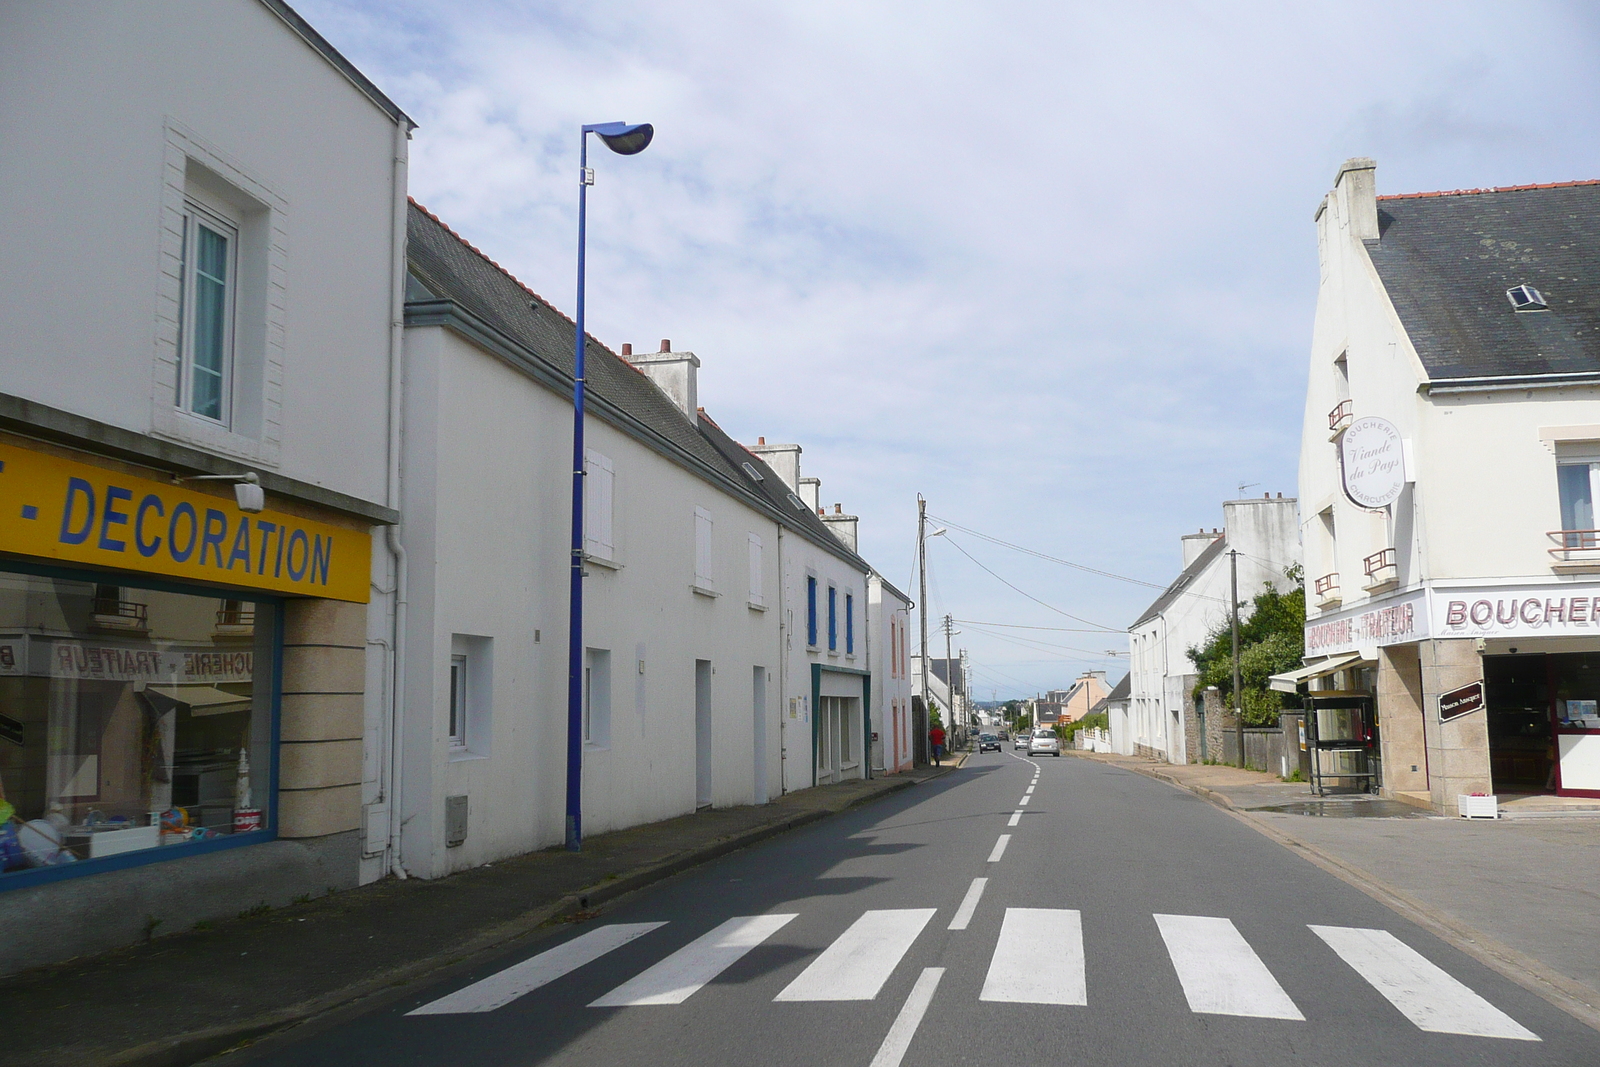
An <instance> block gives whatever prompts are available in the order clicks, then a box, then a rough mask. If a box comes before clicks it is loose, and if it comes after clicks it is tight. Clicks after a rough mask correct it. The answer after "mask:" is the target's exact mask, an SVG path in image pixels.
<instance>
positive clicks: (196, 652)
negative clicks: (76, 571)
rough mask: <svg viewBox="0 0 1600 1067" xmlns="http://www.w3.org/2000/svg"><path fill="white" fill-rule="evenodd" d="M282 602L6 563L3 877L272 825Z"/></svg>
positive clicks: (257, 836)
mask: <svg viewBox="0 0 1600 1067" xmlns="http://www.w3.org/2000/svg"><path fill="white" fill-rule="evenodd" d="M274 610H275V603H274V602H272V601H246V600H237V599H235V600H224V599H219V598H217V597H207V596H199V595H194V594H191V593H178V592H169V591H166V590H158V589H149V588H143V587H139V586H128V585H109V584H105V583H94V582H90V581H80V580H74V579H71V578H65V577H44V576H33V575H24V574H16V573H10V572H0V872H4V873H0V887H3V886H4V885H6V884H7V882H10V881H13V880H15V884H22V883H23V882H24V881H25V880H26V877H27V875H28V873H29V872H32V871H39V870H41V869H46V868H57V867H65V866H72V865H80V864H81V865H82V868H81V869H82V870H84V871H86V872H87V871H90V870H93V869H95V867H96V866H97V865H98V864H99V861H102V860H109V859H111V858H112V857H127V856H128V855H129V854H134V853H159V854H162V855H182V854H184V853H186V852H188V851H191V850H193V849H196V848H204V847H205V846H206V844H207V843H213V844H216V843H230V842H231V843H244V841H245V840H264V839H266V838H267V837H269V836H270V830H271V827H270V826H269V825H268V822H269V815H270V809H271V804H270V802H269V799H270V792H271V782H272V781H273V775H274V765H275V762H276V761H275V759H274V753H273V751H272V720H273V714H274V709H275V694H274V692H273V688H272V679H273V678H274V677H275V672H274V664H275V662H276V655H277V648H276V645H275V643H274V641H275V638H274V633H275V629H276V627H275V624H274ZM221 620H228V622H227V624H228V625H229V626H230V627H232V628H233V629H232V631H231V632H228V633H225V634H219V633H218V627H219V625H221V624H222V623H221ZM245 629H247V632H239V631H241V630H245ZM122 862H126V859H125V858H124V860H123V861H122Z"/></svg>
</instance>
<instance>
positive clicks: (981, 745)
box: [978, 734, 1000, 753]
mask: <svg viewBox="0 0 1600 1067" xmlns="http://www.w3.org/2000/svg"><path fill="white" fill-rule="evenodd" d="M991 748H992V749H994V750H995V751H996V752H999V751H1000V739H999V738H998V737H996V736H995V735H994V734H979V735H978V751H979V752H980V753H983V752H987V751H989V750H990V749H991Z"/></svg>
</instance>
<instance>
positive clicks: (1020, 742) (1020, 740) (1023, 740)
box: [1011, 730, 1033, 752]
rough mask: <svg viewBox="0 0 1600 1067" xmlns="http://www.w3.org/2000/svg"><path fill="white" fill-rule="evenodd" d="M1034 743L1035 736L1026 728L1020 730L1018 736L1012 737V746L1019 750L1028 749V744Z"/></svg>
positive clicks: (1024, 750)
mask: <svg viewBox="0 0 1600 1067" xmlns="http://www.w3.org/2000/svg"><path fill="white" fill-rule="evenodd" d="M1032 743H1033V736H1032V735H1031V734H1029V733H1028V732H1027V731H1026V730H1018V731H1017V736H1016V737H1013V738H1012V739H1011V747H1012V748H1014V749H1016V750H1017V751H1018V752H1026V751H1028V746H1029V745H1030V744H1032Z"/></svg>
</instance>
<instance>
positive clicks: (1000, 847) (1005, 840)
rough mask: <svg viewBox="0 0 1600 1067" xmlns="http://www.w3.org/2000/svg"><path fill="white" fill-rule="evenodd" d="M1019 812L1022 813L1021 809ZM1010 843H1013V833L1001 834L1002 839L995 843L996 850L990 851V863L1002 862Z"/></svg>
mask: <svg viewBox="0 0 1600 1067" xmlns="http://www.w3.org/2000/svg"><path fill="white" fill-rule="evenodd" d="M1017 814H1018V815H1021V814H1022V813H1021V812H1020V811H1019V812H1017ZM1009 844H1011V835H1010V834H1001V835H1000V840H998V841H996V842H995V843H994V851H993V852H991V853H989V862H990V863H999V862H1000V857H1001V856H1004V855H1005V854H1006V846H1007V845H1009Z"/></svg>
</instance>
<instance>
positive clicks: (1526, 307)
mask: <svg viewBox="0 0 1600 1067" xmlns="http://www.w3.org/2000/svg"><path fill="white" fill-rule="evenodd" d="M1506 299H1507V300H1509V301H1511V306H1512V307H1514V308H1516V309H1517V310H1518V311H1549V310H1550V305H1549V304H1546V303H1545V301H1544V294H1543V293H1541V292H1539V290H1537V289H1535V288H1534V287H1533V286H1531V285H1528V284H1526V283H1524V284H1522V285H1519V286H1517V287H1516V288H1514V289H1507V290H1506Z"/></svg>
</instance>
